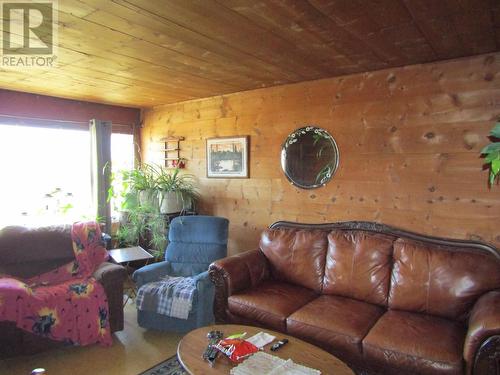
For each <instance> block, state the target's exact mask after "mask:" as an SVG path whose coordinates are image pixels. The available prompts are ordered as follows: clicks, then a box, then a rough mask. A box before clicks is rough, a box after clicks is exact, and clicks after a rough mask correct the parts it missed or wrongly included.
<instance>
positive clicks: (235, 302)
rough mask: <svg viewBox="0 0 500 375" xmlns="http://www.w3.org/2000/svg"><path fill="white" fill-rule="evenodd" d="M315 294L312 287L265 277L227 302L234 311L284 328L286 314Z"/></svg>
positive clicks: (274, 326) (283, 329) (267, 324)
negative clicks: (264, 279) (269, 279)
mask: <svg viewBox="0 0 500 375" xmlns="http://www.w3.org/2000/svg"><path fill="white" fill-rule="evenodd" d="M316 296H317V294H315V293H314V292H313V291H312V290H310V289H306V288H302V287H300V286H296V285H292V284H288V283H283V282H279V281H266V282H263V283H262V284H260V285H259V286H257V287H255V288H252V289H249V290H245V291H242V292H239V293H236V294H233V295H232V296H230V297H229V298H228V301H227V302H228V309H229V311H230V312H231V313H233V314H235V315H238V316H241V317H243V318H245V319H250V320H252V321H256V322H258V323H259V325H262V326H264V327H269V328H272V329H275V330H278V331H282V332H285V329H286V326H285V321H286V318H287V317H288V316H289V315H290V314H292V313H293V312H294V311H296V310H298V309H300V308H301V307H302V306H304V305H305V304H306V303H308V302H309V301H311V300H312V299H314V298H315V297H316Z"/></svg>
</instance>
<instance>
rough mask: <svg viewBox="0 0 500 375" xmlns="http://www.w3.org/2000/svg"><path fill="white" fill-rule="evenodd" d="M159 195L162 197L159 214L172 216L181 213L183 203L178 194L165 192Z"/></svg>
mask: <svg viewBox="0 0 500 375" xmlns="http://www.w3.org/2000/svg"><path fill="white" fill-rule="evenodd" d="M160 194H161V195H162V197H161V206H160V212H161V213H162V214H173V213H176V212H181V211H182V209H183V207H184V204H183V203H184V202H183V201H182V197H181V195H180V194H179V193H177V192H175V191H167V192H162V193H160Z"/></svg>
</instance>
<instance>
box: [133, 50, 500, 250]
mask: <svg viewBox="0 0 500 375" xmlns="http://www.w3.org/2000/svg"><path fill="white" fill-rule="evenodd" d="M499 115H500V53H497V54H488V55H482V56H476V57H471V58H464V59H458V60H450V61H445V62H440V63H432V64H425V65H414V66H408V67H404V68H396V69H389V70H382V71H377V72H371V73H363V74H355V75H349V76H343V77H339V78H332V79H324V80H318V81H311V82H306V83H300V84H293V85H286V86H280V87H273V88H266V89H259V90H254V91H247V92H241V93H237V94H232V95H227V96H217V97H212V98H207V99H202V100H196V101H189V102H183V103H178V104H173V105H167V106H161V107H156V108H153V109H151V110H147V111H146V112H145V113H144V127H143V129H142V155H143V157H144V160H145V161H148V162H160V160H161V157H162V155H163V154H162V153H161V152H159V151H158V150H159V149H161V146H162V145H161V143H158V140H159V139H160V138H161V137H165V136H166V135H177V136H184V137H185V138H186V140H185V141H184V142H182V143H181V149H182V151H181V156H182V157H185V158H187V159H188V161H187V169H186V171H187V172H189V173H193V174H195V175H196V176H197V177H198V179H199V185H200V191H201V194H202V197H203V198H202V202H201V205H200V209H201V212H202V213H206V214H213V215H220V216H225V217H227V218H229V220H230V223H231V224H230V250H229V251H230V253H231V254H234V253H237V252H241V251H245V250H249V249H253V248H255V247H256V246H257V244H258V237H259V234H260V232H261V231H262V230H263V228H265V227H266V226H268V225H269V224H271V223H272V222H274V221H276V220H293V221H300V222H315V223H318V222H331V221H339V220H370V221H377V222H382V223H386V224H390V225H394V226H398V227H401V228H404V229H409V230H413V231H417V232H421V233H425V234H433V235H438V236H446V237H452V238H470V239H481V240H484V241H487V242H490V243H493V244H495V245H496V246H497V247H500V187H499V186H494V187H492V188H491V189H488V186H487V176H488V172H487V171H486V170H483V168H482V165H483V161H482V159H481V158H480V156H479V151H480V150H481V148H482V147H483V146H484V145H485V144H487V143H488V138H487V135H488V132H489V130H490V129H491V128H492V126H493V124H494V122H495V120H496V119H497V118H498V117H499ZM305 124H314V125H317V126H320V127H322V128H325V129H327V130H328V131H329V132H330V133H331V134H332V135H333V136H334V137H335V139H336V141H337V143H338V146H339V149H340V165H339V169H338V171H337V173H336V175H335V177H334V178H333V180H332V181H331V182H330V183H329V184H327V185H326V186H325V187H322V188H319V189H315V190H300V189H297V188H295V187H293V186H292V185H290V183H288V182H287V179H286V178H285V176H284V175H283V173H282V171H281V168H280V149H281V145H282V143H283V141H284V140H285V138H286V136H287V135H288V134H289V133H290V132H292V131H293V130H294V129H296V128H299V127H301V126H304V125H305ZM230 135H250V176H251V177H250V178H249V179H207V178H206V171H205V168H206V166H205V153H206V152H205V140H206V138H208V137H216V136H230Z"/></svg>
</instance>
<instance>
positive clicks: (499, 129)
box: [490, 122, 500, 138]
mask: <svg viewBox="0 0 500 375" xmlns="http://www.w3.org/2000/svg"><path fill="white" fill-rule="evenodd" d="M490 135H492V136H493V137H495V138H500V122H497V123H496V125H495V126H494V127H493V129H491V133H490Z"/></svg>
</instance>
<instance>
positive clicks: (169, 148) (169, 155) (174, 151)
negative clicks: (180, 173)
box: [160, 137, 185, 169]
mask: <svg viewBox="0 0 500 375" xmlns="http://www.w3.org/2000/svg"><path fill="white" fill-rule="evenodd" d="M183 140H184V137H165V138H161V139H160V141H161V142H163V144H164V148H163V149H162V150H161V151H163V152H164V153H165V157H164V158H163V160H165V168H167V169H175V168H184V167H185V159H184V158H181V156H180V151H181V146H180V142H181V141H183Z"/></svg>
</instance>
